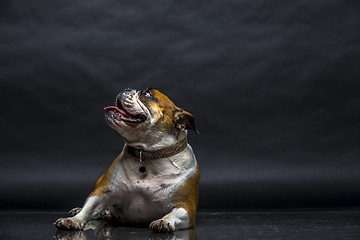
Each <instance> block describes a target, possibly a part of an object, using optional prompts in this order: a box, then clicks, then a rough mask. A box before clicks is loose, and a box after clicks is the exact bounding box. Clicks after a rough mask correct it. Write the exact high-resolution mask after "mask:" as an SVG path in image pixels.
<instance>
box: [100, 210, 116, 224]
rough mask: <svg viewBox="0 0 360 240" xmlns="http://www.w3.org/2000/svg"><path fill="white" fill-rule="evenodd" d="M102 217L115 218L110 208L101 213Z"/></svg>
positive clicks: (106, 219)
mask: <svg viewBox="0 0 360 240" xmlns="http://www.w3.org/2000/svg"><path fill="white" fill-rule="evenodd" d="M101 218H102V219H103V220H105V221H111V220H112V219H113V216H112V214H111V212H110V210H109V209H106V210H105V211H103V212H102V213H101Z"/></svg>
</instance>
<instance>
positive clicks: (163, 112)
mask: <svg viewBox="0 0 360 240" xmlns="http://www.w3.org/2000/svg"><path fill="white" fill-rule="evenodd" d="M115 105H116V106H111V107H107V108H105V119H106V121H107V122H108V124H109V125H110V126H111V127H112V128H114V129H115V130H116V131H118V132H119V133H120V134H121V135H122V137H123V139H124V141H125V146H124V148H123V151H122V152H121V154H120V155H119V156H118V157H117V158H116V159H115V160H114V162H113V163H112V165H111V166H110V168H109V169H108V170H107V171H106V173H105V174H104V175H103V176H101V177H100V178H99V179H98V180H97V182H96V186H95V190H94V191H93V192H92V193H91V194H90V195H89V197H88V198H87V200H86V202H85V204H84V206H83V208H82V209H80V208H78V209H74V210H72V213H73V214H74V215H75V216H73V217H69V218H60V219H59V220H57V221H56V222H55V226H56V227H57V228H59V229H82V228H83V227H84V226H85V224H86V223H87V222H89V221H91V220H93V219H96V218H99V217H102V216H104V213H105V217H106V216H107V217H109V216H111V217H112V218H115V219H117V220H119V221H120V222H122V223H125V224H150V228H151V229H152V230H153V231H155V232H162V231H166V232H168V231H175V230H179V229H186V228H189V227H193V226H195V216H196V207H197V203H198V198H199V192H198V182H199V178H200V172H199V168H198V164H197V162H196V158H195V155H194V153H193V151H192V148H191V146H190V145H189V144H187V130H186V129H190V130H195V131H196V129H195V125H194V118H193V116H192V115H191V114H190V113H188V112H186V111H184V110H182V109H181V108H178V107H176V106H175V105H174V104H173V103H172V102H171V101H170V100H169V99H168V98H167V97H166V96H165V95H163V94H162V93H160V92H159V91H157V90H155V89H147V90H146V91H136V90H133V89H126V90H125V91H123V92H122V93H120V94H119V95H118V96H117V98H116V103H115Z"/></svg>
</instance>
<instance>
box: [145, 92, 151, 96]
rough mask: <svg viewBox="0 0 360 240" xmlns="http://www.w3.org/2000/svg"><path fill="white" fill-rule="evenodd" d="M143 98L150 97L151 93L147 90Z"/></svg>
mask: <svg viewBox="0 0 360 240" xmlns="http://www.w3.org/2000/svg"><path fill="white" fill-rule="evenodd" d="M145 97H148V98H149V97H151V92H150V91H149V90H147V91H146V92H145Z"/></svg>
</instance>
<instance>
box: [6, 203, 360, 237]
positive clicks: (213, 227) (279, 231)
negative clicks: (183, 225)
mask: <svg viewBox="0 0 360 240" xmlns="http://www.w3.org/2000/svg"><path fill="white" fill-rule="evenodd" d="M65 215H66V214H65V213H58V212H57V213H30V212H26V213H19V212H0V239H1V240H3V239H4V240H5V239H54V238H53V237H55V238H56V239H67V240H70V239H122V240H126V239H342V240H344V239H360V211H359V210H346V211H294V212H279V211H278V212H236V213H235V212H230V213H217V212H214V213H209V212H200V213H198V217H197V226H196V229H191V230H182V231H177V232H175V233H169V234H156V233H152V232H151V231H150V230H149V229H148V228H138V227H123V226H108V225H107V224H105V222H102V221H98V222H94V225H96V226H97V229H96V230H92V229H89V230H86V231H57V230H56V229H55V227H54V226H53V225H52V223H53V222H54V221H55V220H56V219H57V218H58V217H63V216H65Z"/></svg>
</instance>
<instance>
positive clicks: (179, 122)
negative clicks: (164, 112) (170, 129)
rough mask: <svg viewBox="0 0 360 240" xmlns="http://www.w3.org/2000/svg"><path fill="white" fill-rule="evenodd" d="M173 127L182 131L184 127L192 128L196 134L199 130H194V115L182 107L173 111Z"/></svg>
mask: <svg viewBox="0 0 360 240" xmlns="http://www.w3.org/2000/svg"><path fill="white" fill-rule="evenodd" d="M175 127H176V128H177V129H179V130H180V131H184V130H185V129H189V130H193V131H195V132H196V133H197V134H199V131H198V130H196V127H195V118H194V116H193V115H192V114H191V113H189V112H187V111H184V110H182V109H180V110H178V111H176V112H175Z"/></svg>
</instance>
